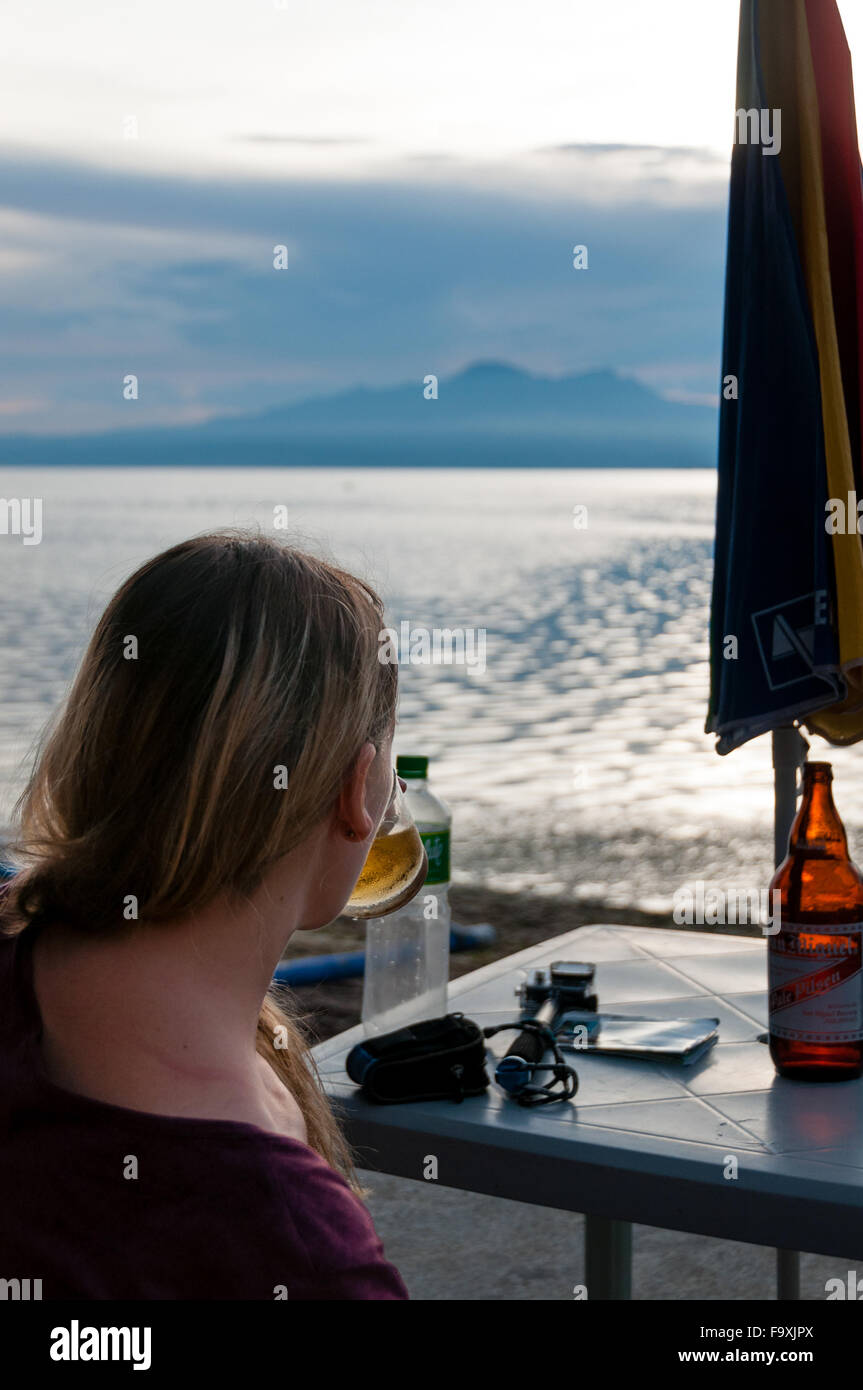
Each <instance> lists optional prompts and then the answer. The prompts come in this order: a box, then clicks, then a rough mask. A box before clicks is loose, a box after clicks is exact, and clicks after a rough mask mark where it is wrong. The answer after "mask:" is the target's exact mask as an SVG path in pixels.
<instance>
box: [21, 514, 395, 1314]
mask: <svg viewBox="0 0 863 1390" xmlns="http://www.w3.org/2000/svg"><path fill="white" fill-rule="evenodd" d="M382 623H383V618H382V606H381V602H380V599H379V598H378V597H377V595H376V594H375V593H374V592H373V591H372V590H371V589H369V588H368V587H367V586H365V585H364V584H362V583H361V582H360V581H359V580H357V579H355V578H354V577H353V576H351V575H349V574H346V573H344V572H343V571H341V570H339V569H336V568H334V567H333V566H331V565H329V564H326V563H324V562H323V561H321V560H317V559H314V558H312V557H311V556H309V555H305V554H301V553H299V552H298V551H295V550H292V549H289V548H287V547H285V546H283V545H280V544H277V543H276V542H274V541H270V540H265V539H261V538H259V537H255V536H249V535H244V534H234V533H232V534H225V535H222V534H219V535H211V536H204V537H200V538H198V539H195V540H190V541H186V542H184V543H183V544H181V545H176V546H173V547H172V548H171V549H170V550H167V551H165V553H164V554H162V555H159V556H157V557H156V558H155V559H153V560H151V561H150V562H149V563H148V564H145V565H144V566H143V567H142V568H141V569H139V570H138V571H137V573H136V574H134V575H132V577H131V578H130V579H128V580H127V581H126V583H125V584H124V585H123V586H122V588H121V589H120V590H119V592H118V593H117V594H116V596H115V597H114V598H113V600H112V601H111V603H110V604H109V605H108V608H107V609H106V611H105V613H104V615H103V616H102V619H101V621H100V622H99V625H98V627H97V629H96V632H95V634H94V636H93V639H92V641H91V642H90V645H89V648H88V650H87V653H86V655H85V657H84V661H83V664H82V666H81V669H80V671H79V673H78V675H77V678H76V680H75V682H74V685H73V687H72V690H71V693H70V695H69V698H68V701H67V703H66V705H65V708H64V710H63V712H62V714H61V716H60V718H59V720H58V721H57V722H56V724H55V726H54V728H53V730H52V731H51V732H50V734H49V736H48V738H47V741H46V742H45V744H44V746H43V748H42V750H41V753H40V756H39V758H38V761H37V765H36V767H35V770H34V772H33V775H32V778H31V780H30V783H29V785H28V787H27V789H26V791H25V793H24V795H23V797H22V798H21V802H20V803H19V810H20V822H21V834H20V837H19V839H18V841H17V844H16V850H17V853H18V855H19V856H20V857H21V859H22V861H23V864H24V868H23V870H22V872H20V873H19V874H18V875H17V876H16V877H15V878H14V879H13V880H11V882H10V884H9V886H8V888H7V889H6V891H5V894H4V900H3V906H2V916H0V1190H2V1191H4V1192H5V1193H7V1194H14V1200H13V1201H6V1202H4V1203H3V1204H2V1212H0V1257H2V1261H3V1265H4V1268H2V1269H0V1277H2V1278H20V1279H25V1278H29V1279H31V1280H37V1279H38V1280H41V1281H42V1285H41V1287H42V1297H43V1298H46V1299H53V1298H97V1299H117V1298H131V1299H149V1298H168V1299H177V1298H189V1299H207V1298H212V1299H278V1298H289V1299H403V1298H406V1297H407V1292H406V1290H405V1287H404V1285H403V1283H402V1281H401V1279H400V1277H399V1275H398V1274H397V1272H396V1270H395V1269H394V1268H393V1266H392V1265H390V1264H388V1263H387V1262H386V1260H385V1259H384V1255H383V1249H382V1246H381V1244H380V1241H379V1240H378V1238H377V1236H376V1234H375V1231H374V1228H373V1226H372V1223H371V1220H370V1218H369V1215H368V1213H367V1211H366V1209H365V1207H364V1206H363V1205H362V1203H361V1202H360V1201H359V1200H358V1199H357V1197H356V1196H355V1195H354V1191H352V1190H351V1189H352V1188H353V1189H354V1190H355V1191H356V1190H358V1189H357V1184H356V1177H355V1175H354V1172H353V1168H352V1164H351V1159H350V1154H349V1151H348V1149H347V1146H346V1144H345V1141H344V1139H343V1138H342V1136H341V1134H340V1132H339V1130H338V1127H337V1125H336V1122H335V1120H334V1117H333V1114H332V1112H331V1110H330V1107H329V1103H328V1101H327V1098H326V1096H325V1094H324V1092H323V1090H322V1088H321V1085H320V1082H319V1080H318V1078H317V1075H316V1073H315V1069H314V1064H313V1062H312V1058H311V1055H310V1053H309V1050H308V1048H307V1047H306V1045H305V1043H304V1041H303V1038H302V1036H301V1034H300V1032H299V1030H298V1028H297V1026H296V1024H295V1023H293V1022H291V1020H290V1019H289V1018H288V1017H287V1016H286V1015H285V1014H284V1013H283V1012H282V1010H281V1009H280V1008H279V1006H278V1005H277V1004H276V1002H275V1000H274V999H273V998H272V997H271V996H270V994H269V993H268V990H269V988H270V984H271V980H272V976H273V971H274V969H275V966H276V964H277V962H278V960H279V958H280V956H281V955H282V953H283V951H284V948H285V944H286V942H287V941H288V939H289V938H290V937H291V936H292V935H293V933H294V932H295V931H311V930H314V929H315V928H316V927H320V926H323V925H325V924H326V923H327V922H330V921H332V920H333V918H334V917H336V916H338V914H339V912H340V911H341V909H342V908H343V907H344V905H345V903H346V902H347V900H348V898H349V896H350V894H351V890H352V889H353V886H354V884H355V882H356V880H357V878H358V876H359V874H360V871H361V868H362V865H363V862H364V860H365V857H366V853H367V851H368V848H369V845H370V844H371V841H372V839H373V837H374V834H375V831H376V829H377V827H378V825H379V823H380V821H381V819H382V817H383V815H384V813H385V811H386V809H387V807H388V805H389V803H390V800H391V796H392V790H393V762H392V755H391V746H392V738H393V730H394V723H395V704H396V689H397V673H396V669H395V667H394V666H393V665H389V664H381V663H380V662H379V661H378V659H377V652H378V649H379V646H378V632H379V631H380V629H381V626H382Z"/></svg>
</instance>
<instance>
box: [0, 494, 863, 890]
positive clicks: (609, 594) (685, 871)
mask: <svg viewBox="0 0 863 1390" xmlns="http://www.w3.org/2000/svg"><path fill="white" fill-rule="evenodd" d="M4 493H5V495H6V496H40V497H42V498H43V528H44V537H43V541H42V544H41V545H39V546H31V547H23V546H22V545H21V543H20V540H18V539H17V538H13V537H3V538H2V543H0V580H2V585H3V588H2V592H3V594H4V598H5V603H4V607H3V614H2V620H0V621H2V637H3V648H4V653H5V660H4V662H3V663H2V670H0V797H2V800H0V820H2V821H6V820H8V818H9V815H10V812H11V807H12V804H13V801H14V797H15V795H16V794H17V792H18V791H19V790H20V787H21V785H22V777H23V768H24V766H25V765H26V759H27V755H28V749H30V748H31V747H32V743H33V740H34V738H35V737H36V735H37V734H38V732H39V730H40V728H41V726H42V725H43V723H44V721H45V720H46V718H47V717H48V715H49V714H50V712H51V710H52V708H53V706H54V705H55V703H56V701H57V700H58V699H59V698H60V697H61V696H62V693H63V691H64V689H65V687H66V684H67V682H68V681H69V679H70V677H71V675H72V674H73V671H74V669H75V665H76V663H77V661H78V659H79V657H80V654H81V651H82V648H83V646H84V643H85V642H86V640H87V637H88V635H89V632H90V631H91V629H92V626H93V624H94V622H95V620H96V618H97V617H98V615H99V612H100V611H101V608H102V606H103V605H104V603H105V601H106V600H107V598H108V597H109V596H110V594H111V592H112V591H113V590H114V588H116V586H117V585H118V584H119V582H120V581H121V580H122V579H123V577H124V576H125V575H126V574H127V573H128V572H129V571H130V570H131V569H132V568H134V566H135V565H137V564H138V563H140V562H141V561H142V560H144V559H145V558H147V557H148V556H150V555H151V554H153V553H155V552H156V551H157V550H159V549H160V548H162V547H164V546H166V545H168V544H171V543H173V542H174V541H176V540H179V539H181V538H182V537H184V536H188V535H191V534H194V533H197V532H201V531H204V530H207V529H211V528H216V527H222V526H232V525H250V524H252V525H253V524H259V525H261V527H262V528H263V529H264V530H269V529H271V527H272V518H273V507H274V506H276V505H278V504H286V505H287V506H288V508H289V515H290V523H291V530H290V533H289V534H290V536H291V538H292V539H295V540H296V541H297V542H298V543H299V544H305V545H308V546H309V547H310V548H313V549H315V550H318V551H321V550H322V551H323V553H324V554H328V555H330V556H332V557H333V558H336V559H337V560H338V561H339V562H340V563H341V564H344V565H345V566H347V567H348V568H351V569H355V570H356V571H357V572H359V573H361V574H363V575H364V577H366V578H368V579H369V580H370V581H371V582H372V583H373V584H374V585H375V586H376V587H377V588H378V589H379V590H380V591H381V593H382V594H383V596H384V598H385V600H386V604H387V613H388V621H389V622H390V623H391V624H392V625H393V626H394V627H398V625H399V623H400V622H401V621H402V620H407V621H409V622H410V624H412V625H413V626H414V627H417V626H420V627H422V626H425V627H428V628H458V627H464V626H472V627H476V628H485V630H486V639H485V640H486V648H485V663H486V669H485V672H484V673H480V672H479V671H475V672H472V671H470V670H467V669H465V668H464V667H459V666H442V665H437V666H434V665H403V668H402V674H401V697H400V726H399V733H398V736H397V744H396V747H397V751H404V752H424V753H427V754H429V756H430V758H431V760H432V774H433V780H434V784H435V786H436V788H437V789H438V790H439V791H440V793H441V794H442V795H443V796H444V797H445V798H446V799H447V800H448V801H449V802H450V804H451V806H452V808H453V811H454V814H455V825H454V864H455V870H456V873H455V877H456V878H457V879H462V880H473V881H484V882H489V883H495V884H498V885H502V886H507V887H511V888H519V887H524V886H532V887H534V888H536V889H538V890H539V891H543V892H549V893H562V894H577V895H580V896H591V897H593V896H595V897H604V898H606V899H609V900H611V901H614V902H620V903H626V902H640V903H643V904H650V905H654V906H658V905H663V904H667V903H668V902H669V900H670V897H671V894H672V892H673V891H674V889H675V888H676V887H678V886H681V885H682V884H685V883H691V882H693V881H694V879H696V878H702V879H704V880H705V881H714V882H722V883H723V884H725V885H726V886H732V885H740V886H759V885H760V884H761V883H762V882H765V881H766V877H767V876H769V873H770V857H771V849H772V832H771V824H772V781H771V778H772V772H771V766H770V746H769V740H768V739H766V738H762V739H758V740H756V741H755V742H754V743H752V744H750V745H748V746H747V747H745V748H743V749H741V750H739V751H738V752H735V753H733V754H732V755H731V756H730V757H728V758H718V757H717V755H716V753H715V752H714V751H713V739H712V738H710V737H708V736H706V735H705V734H704V731H703V730H704V719H705V713H706V704H707V682H708V665H707V618H708V605H709V599H710V574H711V551H712V536H713V509H714V497H715V476H714V475H713V474H712V473H711V472H709V471H706V470H705V471H702V470H699V471H692V472H683V471H635V472H629V471H622V470H621V471H600V470H571V471H570V470H535V471H531V470H501V471H494V470H469V471H464V470H449V469H444V470H434V469H403V470H398V471H396V470H390V469H363V470H359V469H358V470H348V469H345V470H341V469H338V470H336V469H318V470H314V469H297V470H288V469H285V470H277V469H247V470H243V469H237V470H236V471H233V470H227V469H208V470H200V469H194V470H186V469H177V470H172V469H167V468H166V469H146V470H145V469H128V470H124V469H91V470H86V471H84V470H75V471H71V470H70V471H68V472H67V471H64V470H63V469H38V470H36V469H34V470H30V471H27V472H24V471H21V472H13V471H11V470H7V471H6V473H5V474H4ZM576 504H584V505H586V506H587V508H588V518H589V521H588V526H587V529H585V530H577V529H575V528H574V526H573V507H574V506H575V505H576ZM814 743H815V745H816V747H818V746H821V747H822V749H823V745H821V741H820V740H814ZM826 756H827V757H828V758H829V759H830V760H831V761H832V762H833V763H834V766H835V768H836V774H837V775H836V784H837V785H836V795H837V803H838V805H839V809H840V813H841V814H842V815H843V817H844V819H845V823H846V826H847V828H848V830H849V834H850V836H851V841H852V846H853V844H854V841H855V828H856V827H857V826H860V827H861V828H863V784H861V782H860V779H859V778H855V777H854V775H853V768H854V766H855V760H857V759H859V756H860V755H859V754H858V753H856V752H855V750H854V749H853V748H852V749H845V750H839V749H834V750H830V751H829V752H827V753H826Z"/></svg>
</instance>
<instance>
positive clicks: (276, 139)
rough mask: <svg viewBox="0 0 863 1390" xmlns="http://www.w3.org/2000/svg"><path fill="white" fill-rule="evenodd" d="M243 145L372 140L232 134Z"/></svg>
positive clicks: (362, 141)
mask: <svg viewBox="0 0 863 1390" xmlns="http://www.w3.org/2000/svg"><path fill="white" fill-rule="evenodd" d="M231 139H232V140H237V141H239V142H240V143H241V144H245V145H308V146H310V147H312V148H315V149H317V148H320V147H322V146H326V145H370V144H373V143H374V142H373V141H372V140H370V139H368V138H367V137H366V136H364V135H270V134H262V135H232V136H231Z"/></svg>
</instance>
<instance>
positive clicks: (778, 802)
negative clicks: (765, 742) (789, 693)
mask: <svg viewBox="0 0 863 1390" xmlns="http://www.w3.org/2000/svg"><path fill="white" fill-rule="evenodd" d="M808 747H809V744H808V743H807V742H806V739H805V738H804V737H803V735H802V734H801V732H800V730H799V729H796V728H795V727H794V725H793V724H787V725H785V726H784V727H783V728H781V729H774V730H773V863H774V864H775V866H776V868H777V869H778V868H779V865H780V864H781V863H782V861H783V859H784V858H785V856H786V854H787V853H788V836H789V834H790V833H791V826H792V824H793V822H794V817H795V816H796V814H797V774H798V772H799V770H800V768H801V767H802V766H803V764H804V763H805V761H806V750H807V748H808Z"/></svg>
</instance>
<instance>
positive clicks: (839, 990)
mask: <svg viewBox="0 0 863 1390" xmlns="http://www.w3.org/2000/svg"><path fill="white" fill-rule="evenodd" d="M767 940H768V948H767V973H768V988H769V1002H770V1032H771V1033H772V1034H773V1035H774V1036H775V1037H777V1038H789V1039H791V1041H793V1042H812V1043H839V1042H859V1041H860V1039H861V1038H863V989H861V973H860V964H861V942H863V922H849V923H847V924H841V925H840V924H838V923H828V924H827V925H826V926H824V925H818V926H812V925H807V924H806V923H802V922H783V923H782V927H781V930H780V931H779V932H778V933H777V934H776V936H770V937H768V938H767Z"/></svg>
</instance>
